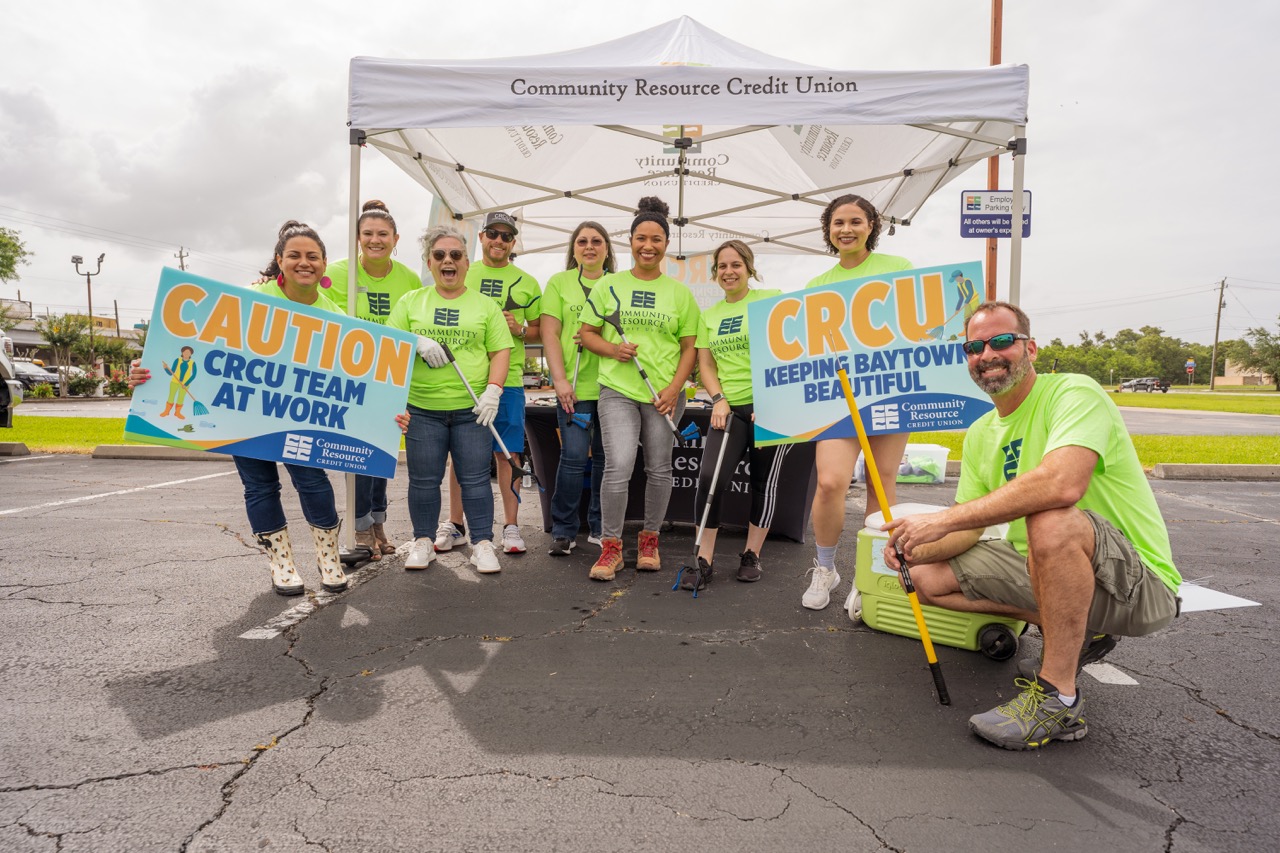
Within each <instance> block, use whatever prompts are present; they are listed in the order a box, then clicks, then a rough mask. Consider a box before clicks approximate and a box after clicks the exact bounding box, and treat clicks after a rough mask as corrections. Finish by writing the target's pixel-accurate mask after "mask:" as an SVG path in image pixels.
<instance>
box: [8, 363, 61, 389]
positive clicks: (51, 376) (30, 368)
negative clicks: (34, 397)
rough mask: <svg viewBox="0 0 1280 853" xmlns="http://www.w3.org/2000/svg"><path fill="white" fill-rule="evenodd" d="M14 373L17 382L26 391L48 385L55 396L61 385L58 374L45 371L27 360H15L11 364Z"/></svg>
mask: <svg viewBox="0 0 1280 853" xmlns="http://www.w3.org/2000/svg"><path fill="white" fill-rule="evenodd" d="M13 368H14V372H15V373H16V374H17V380H18V381H19V382H21V383H22V387H23V388H25V389H27V390H28V391H30V390H32V389H33V388H35V387H36V386H37V385H44V384H48V385H51V386H53V393H54V395H55V396H56V395H57V394H58V389H59V388H60V387H61V385H62V380H61V379H60V378H59V376H58V374H56V373H54V372H53V371H51V370H45V369H44V368H43V367H41V366H40V365H38V364H36V363H35V362H33V361H31V359H29V358H23V359H17V360H15V361H14V362H13Z"/></svg>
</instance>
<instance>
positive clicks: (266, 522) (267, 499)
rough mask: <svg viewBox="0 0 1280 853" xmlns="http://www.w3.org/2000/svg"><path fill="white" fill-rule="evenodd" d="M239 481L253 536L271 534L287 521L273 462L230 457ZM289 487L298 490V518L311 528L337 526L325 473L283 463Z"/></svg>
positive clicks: (330, 490) (336, 510)
mask: <svg viewBox="0 0 1280 853" xmlns="http://www.w3.org/2000/svg"><path fill="white" fill-rule="evenodd" d="M231 458H232V459H234V460H235V463H236V471H238V472H239V473H240V482H241V483H243V484H244V508H245V511H246V512H247V513H248V514H249V526H250V527H251V528H253V532H254V533H274V532H275V531H277V530H279V529H280V528H282V527H284V526H285V525H286V524H288V522H287V521H286V520H285V517H284V506H283V505H282V504H281V503H280V469H279V468H278V467H276V463H275V462H268V461H266V460H264V459H250V458H249V457H247V456H232V457H231ZM284 470H286V471H288V472H289V479H290V480H292V481H293V487H294V488H295V489H297V490H298V500H299V502H300V503H301V504H302V515H303V517H305V518H306V519H307V523H308V524H310V525H311V526H312V527H322V528H324V529H325V530H329V529H331V528H334V527H337V526H338V508H337V506H335V505H334V502H333V486H332V485H330V484H329V474H328V472H326V471H324V470H323V469H321V468H308V467H307V466H305V465H292V464H290V463H288V462H285V463H284Z"/></svg>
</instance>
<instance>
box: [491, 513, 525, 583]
mask: <svg viewBox="0 0 1280 853" xmlns="http://www.w3.org/2000/svg"><path fill="white" fill-rule="evenodd" d="M524 552H525V547H524V537H523V536H521V535H520V528H519V527H518V526H517V525H515V524H508V525H507V526H506V527H504V528H502V553H504V554H523V553H524ZM495 571H496V570H495Z"/></svg>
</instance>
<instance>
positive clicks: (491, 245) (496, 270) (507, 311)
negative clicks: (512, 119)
mask: <svg viewBox="0 0 1280 853" xmlns="http://www.w3.org/2000/svg"><path fill="white" fill-rule="evenodd" d="M519 233H520V231H519V229H518V228H517V227H516V220H515V217H513V216H512V215H511V214H509V213H504V212H503V211H500V210H495V211H493V212H492V213H490V214H488V215H487V216H485V218H484V227H483V228H482V229H481V230H480V263H478V264H473V265H472V266H471V269H469V270H468V271H467V289H468V290H476V291H479V292H480V293H481V294H482V295H484V296H488V297H491V298H492V299H493V300H494V301H495V302H497V303H498V307H499V308H501V309H502V315H503V317H505V318H506V321H507V328H508V329H509V330H510V332H511V341H512V344H513V346H512V347H511V367H510V368H509V369H508V371H507V381H506V383H505V384H504V385H503V388H502V398H501V400H500V401H499V403H498V417H497V418H496V419H495V420H494V422H493V425H494V426H495V427H496V428H497V430H498V434H499V435H501V436H502V443H503V444H505V445H506V446H507V449H508V450H510V451H511V455H512V456H514V457H515V460H516V464H517V465H520V464H523V459H522V454H523V453H524V359H525V344H526V343H529V344H536V343H539V342H540V341H541V340H542V337H541V332H540V329H539V326H540V324H541V322H542V312H541V310H540V308H539V306H538V305H537V302H538V299H539V298H541V296H542V288H541V287H539V286H538V280H537V279H535V278H534V277H533V276H531V275H529V274H528V273H527V272H525V271H524V270H522V269H520V268H519V267H517V266H516V265H515V264H513V263H511V253H512V251H514V250H515V246H516V235H517V234H519ZM493 453H494V457H495V458H496V459H497V469H498V480H499V487H498V493H499V494H501V495H502V509H503V514H504V515H505V523H504V526H503V530H502V551H503V553H505V554H523V553H524V552H525V544H524V537H523V536H521V535H520V526H519V524H518V523H517V520H516V511H517V510H518V509H519V508H520V504H519V502H518V501H517V500H516V495H515V492H514V491H513V490H512V488H511V481H514V479H515V478H516V477H517V476H518V475H517V474H516V473H515V472H514V471H513V470H512V469H511V466H510V465H508V464H507V461H506V459H505V458H504V457H503V456H502V450H501V448H500V447H499V446H498V442H497V441H496V440H495V441H494V442H493ZM507 477H510V478H511V480H510V481H508V482H505V483H504V482H501V481H502V480H503V479H505V478H507ZM454 485H455V484H454V478H453V472H452V471H450V472H449V520H448V521H446V522H444V523H443V524H441V525H440V529H439V530H438V531H437V533H436V543H435V545H436V550H437V551H439V550H448V549H449V548H451V547H453V543H454V540H455V539H458V540H460V539H461V536H462V533H461V528H462V516H463V512H462V498H461V496H460V494H459V490H456V489H455V488H454ZM515 488H519V485H518V484H517V485H516V487H515ZM442 543H443V546H444V547H443V548H442V547H441V546H442Z"/></svg>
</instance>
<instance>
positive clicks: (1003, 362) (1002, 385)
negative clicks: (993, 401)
mask: <svg viewBox="0 0 1280 853" xmlns="http://www.w3.org/2000/svg"><path fill="white" fill-rule="evenodd" d="M988 367H1002V368H1004V373H1003V374H1001V375H999V376H984V375H983V374H982V373H981V370H982V369H983V368H988ZM1030 372H1031V353H1029V352H1027V349H1026V347H1025V346H1023V348H1022V358H1020V359H1018V361H1017V362H1016V363H1015V362H1011V361H1009V360H1008V359H1007V358H1003V357H1002V356H998V355H993V356H992V357H991V358H988V359H987V360H985V361H981V362H978V363H977V364H970V365H969V377H970V378H971V379H973V381H974V384H976V385H977V386H978V387H979V388H981V389H982V390H983V391H985V392H987V393H988V394H990V395H991V396H993V397H998V396H999V395H1001V394H1003V393H1005V392H1006V391H1008V390H1009V389H1010V388H1014V387H1016V386H1017V385H1018V383H1020V382H1021V381H1022V380H1023V379H1025V378H1026V377H1027V374H1028V373H1030Z"/></svg>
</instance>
